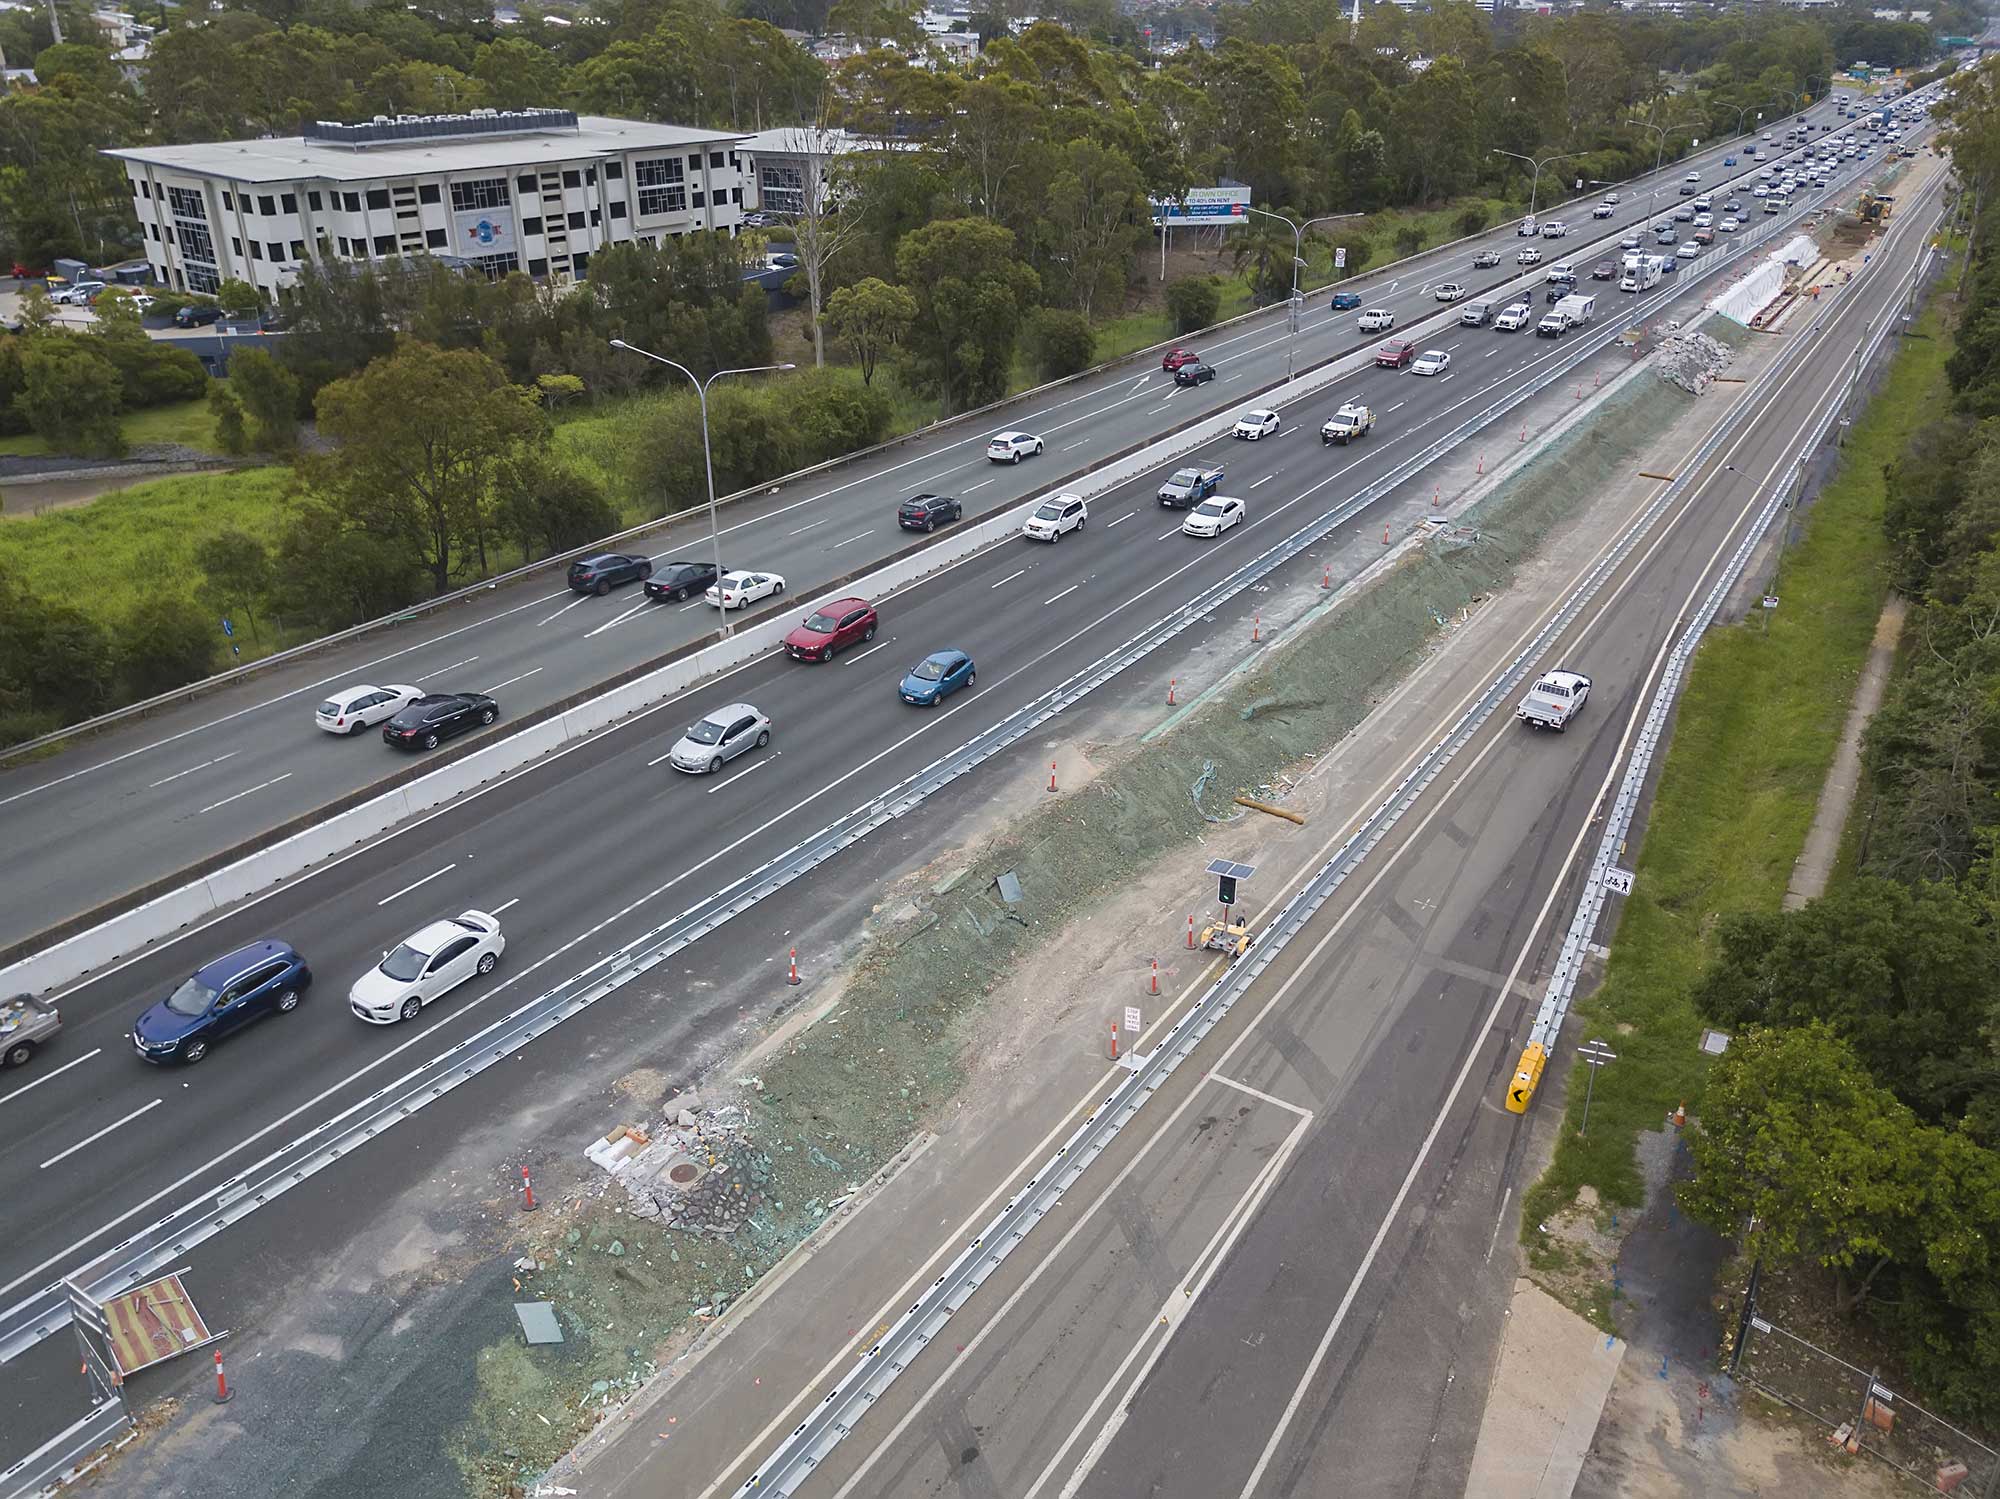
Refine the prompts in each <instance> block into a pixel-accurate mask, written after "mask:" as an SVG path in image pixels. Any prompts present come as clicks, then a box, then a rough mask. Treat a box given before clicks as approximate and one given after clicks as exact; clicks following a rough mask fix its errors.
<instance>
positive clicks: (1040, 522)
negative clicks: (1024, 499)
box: [1021, 494, 1090, 541]
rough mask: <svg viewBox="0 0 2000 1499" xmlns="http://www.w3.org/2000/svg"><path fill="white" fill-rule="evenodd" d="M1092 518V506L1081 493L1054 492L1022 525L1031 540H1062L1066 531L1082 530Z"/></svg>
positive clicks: (1023, 532)
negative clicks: (1085, 501)
mask: <svg viewBox="0 0 2000 1499" xmlns="http://www.w3.org/2000/svg"><path fill="white" fill-rule="evenodd" d="M1089 519H1090V506H1088V505H1086V504H1085V503H1084V502H1083V496H1082V495H1080V494H1052V495H1050V496H1049V497H1048V498H1047V499H1046V500H1043V501H1042V503H1041V504H1039V505H1037V506H1036V507H1035V508H1034V511H1033V512H1032V513H1031V514H1030V515H1029V516H1028V519H1027V520H1026V521H1025V522H1024V523H1023V524H1022V526H1021V534H1022V535H1023V536H1025V537H1027V538H1028V540H1030V541H1061V540H1062V539H1063V533H1064V532H1065V531H1081V530H1082V529H1083V527H1084V523H1085V522H1086V521H1088V520H1089Z"/></svg>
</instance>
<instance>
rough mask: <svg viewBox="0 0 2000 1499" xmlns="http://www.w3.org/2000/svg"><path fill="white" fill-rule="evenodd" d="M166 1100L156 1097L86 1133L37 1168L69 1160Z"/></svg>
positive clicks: (46, 1167) (44, 1167)
mask: <svg viewBox="0 0 2000 1499" xmlns="http://www.w3.org/2000/svg"><path fill="white" fill-rule="evenodd" d="M165 1102H166V1100H165V1099H164V1098H156V1099H154V1100H153V1101H152V1102H151V1103H149V1104H146V1105H145V1106H144V1107H142V1108H137V1109H134V1110H133V1111H132V1112H131V1113H129V1114H127V1115H126V1116H125V1117H124V1118H123V1119H114V1120H113V1121H112V1122H111V1123H109V1124H107V1125H105V1126H104V1128H103V1129H101V1130H99V1131H98V1132H97V1133H96V1134H94V1135H85V1136H84V1137H83V1138H82V1139H81V1140H78V1141H77V1142H76V1144H74V1145H72V1146H70V1148H69V1149H68V1150H65V1151H62V1152H61V1153H59V1154H57V1155H52V1156H50V1157H49V1158H48V1159H47V1160H46V1161H43V1162H42V1164H41V1165H39V1166H37V1167H36V1168H35V1169H36V1170H37V1171H46V1170H48V1169H49V1167H51V1166H53V1165H55V1163H56V1162H57V1161H62V1160H67V1159H68V1158H69V1157H71V1156H73V1155H75V1154H76V1153H77V1152H78V1151H79V1150H82V1149H83V1148H84V1147H85V1146H86V1145H95V1144H96V1143H97V1142H98V1141H99V1140H102V1139H103V1138H104V1137H105V1136H106V1135H108V1134H110V1133H111V1132H112V1131H113V1130H115V1129H121V1128H123V1127H124V1126H125V1125H128V1124H130V1123H131V1122H132V1121H133V1120H134V1119H137V1118H138V1117H139V1116H140V1115H141V1114H150V1113H152V1112H153V1110H155V1109H157V1108H158V1107H159V1106H160V1105H161V1104H163V1103H165Z"/></svg>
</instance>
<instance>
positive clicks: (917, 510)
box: [896, 494, 965, 531]
mask: <svg viewBox="0 0 2000 1499" xmlns="http://www.w3.org/2000/svg"><path fill="white" fill-rule="evenodd" d="M964 518H965V509H964V507H963V506H962V505H960V504H959V503H958V501H957V500H955V499H952V498H951V497H950V496H949V495H942V494H920V495H918V496H916V497H915V498H914V499H908V500H905V501H903V503H902V504H900V505H898V506H897V507H896V524H897V525H899V526H901V527H902V528H903V529H904V530H905V531H935V530H936V529H937V528H938V527H939V526H942V525H945V524H947V523H948V522H950V521H955V520H963V519H964Z"/></svg>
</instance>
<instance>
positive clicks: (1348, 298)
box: [1327, 291, 1361, 312]
mask: <svg viewBox="0 0 2000 1499" xmlns="http://www.w3.org/2000/svg"><path fill="white" fill-rule="evenodd" d="M1360 305H1361V293H1360V292H1358V291H1337V292H1335V293H1334V294H1333V299H1332V300H1331V301H1330V302H1328V303H1327V306H1328V307H1329V308H1330V309H1331V310H1332V311H1334V312H1345V311H1347V309H1348V308H1350V307H1359V306H1360Z"/></svg>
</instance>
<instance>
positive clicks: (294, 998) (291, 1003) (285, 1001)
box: [277, 989, 299, 1015]
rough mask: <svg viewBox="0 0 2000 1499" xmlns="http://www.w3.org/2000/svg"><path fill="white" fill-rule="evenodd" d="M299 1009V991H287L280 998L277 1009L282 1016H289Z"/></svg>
mask: <svg viewBox="0 0 2000 1499" xmlns="http://www.w3.org/2000/svg"><path fill="white" fill-rule="evenodd" d="M298 1007H299V991H298V990H296V989H287V990H285V991H284V992H283V993H281V994H280V995H279V996H278V1005H277V1009H278V1013H279V1014H280V1015H289V1014H291V1013H292V1011H294V1010H296V1009H297V1008H298Z"/></svg>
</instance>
